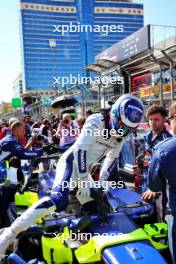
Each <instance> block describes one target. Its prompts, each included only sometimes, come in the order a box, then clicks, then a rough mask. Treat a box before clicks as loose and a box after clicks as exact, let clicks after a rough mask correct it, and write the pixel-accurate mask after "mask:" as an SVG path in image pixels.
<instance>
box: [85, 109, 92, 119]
mask: <svg viewBox="0 0 176 264" xmlns="http://www.w3.org/2000/svg"><path fill="white" fill-rule="evenodd" d="M92 114H93V112H92V110H90V109H87V110H86V112H85V116H86V118H88V117H89V116H90V115H92Z"/></svg>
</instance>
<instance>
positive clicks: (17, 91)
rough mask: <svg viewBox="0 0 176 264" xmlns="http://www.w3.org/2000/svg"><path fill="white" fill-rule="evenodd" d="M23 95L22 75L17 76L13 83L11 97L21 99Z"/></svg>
mask: <svg viewBox="0 0 176 264" xmlns="http://www.w3.org/2000/svg"><path fill="white" fill-rule="evenodd" d="M22 95H23V81H22V74H21V73H20V74H18V75H17V77H16V78H15V80H14V82H13V97H16V98H17V97H22Z"/></svg>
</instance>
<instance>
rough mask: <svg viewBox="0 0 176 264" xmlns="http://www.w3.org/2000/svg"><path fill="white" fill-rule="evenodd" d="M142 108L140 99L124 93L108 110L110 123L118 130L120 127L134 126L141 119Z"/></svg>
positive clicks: (130, 127)
mask: <svg viewBox="0 0 176 264" xmlns="http://www.w3.org/2000/svg"><path fill="white" fill-rule="evenodd" d="M143 114H144V108H143V104H142V101H141V100H140V99H139V98H137V97H135V96H132V95H129V94H125V95H122V96H121V97H119V98H118V99H117V101H116V102H115V103H114V105H113V106H112V109H111V112H110V124H111V127H112V128H113V129H115V130H116V131H118V129H120V128H122V129H123V128H128V129H129V131H130V130H131V129H134V128H136V127H137V126H138V125H139V123H140V122H141V120H142V117H143Z"/></svg>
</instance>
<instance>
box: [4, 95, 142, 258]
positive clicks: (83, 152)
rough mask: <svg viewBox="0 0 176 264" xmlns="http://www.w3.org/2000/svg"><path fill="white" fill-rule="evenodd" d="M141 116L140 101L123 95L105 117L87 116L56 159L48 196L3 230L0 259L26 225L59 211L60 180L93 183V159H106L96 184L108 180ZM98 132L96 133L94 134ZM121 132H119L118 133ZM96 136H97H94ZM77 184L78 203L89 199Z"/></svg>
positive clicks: (62, 202) (64, 196)
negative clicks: (126, 138) (74, 138)
mask: <svg viewBox="0 0 176 264" xmlns="http://www.w3.org/2000/svg"><path fill="white" fill-rule="evenodd" d="M142 117H143V105H142V102H141V101H140V100H139V99H138V98H137V97H134V96H131V95H123V96H121V97H120V98H119V99H118V100H117V101H116V102H115V104H114V105H113V106H112V109H111V111H110V113H109V114H108V116H106V115H105V114H102V113H98V114H93V115H91V116H90V117H89V118H88V119H87V121H86V123H85V125H84V127H83V129H82V131H81V134H80V136H79V137H78V139H77V141H76V142H75V143H74V145H73V146H72V147H71V148H70V149H69V150H67V151H66V152H65V153H64V154H63V155H62V157H61V158H60V160H59V162H58V164H57V169H56V179H55V182H54V185H53V188H52V192H51V195H50V197H44V198H42V199H40V200H39V201H38V202H37V203H36V204H34V205H33V206H32V207H31V208H29V209H28V210H27V211H26V212H24V213H23V214H22V215H21V216H20V217H19V218H17V220H15V222H14V223H13V224H12V225H11V227H8V228H6V229H5V230H4V232H3V233H2V234H1V236H0V258H2V257H3V256H4V253H5V251H6V249H7V248H8V246H9V245H10V244H11V243H12V242H13V240H14V239H15V237H16V236H17V235H18V234H19V233H20V232H22V231H24V230H26V229H27V228H28V227H29V226H31V225H32V224H34V223H35V222H36V220H37V219H38V218H39V217H44V216H45V215H47V214H49V213H50V212H53V211H54V210H56V209H57V210H62V209H64V208H65V207H66V205H67V202H68V194H69V188H62V187H63V186H62V183H63V182H64V181H68V182H69V181H70V180H71V179H72V180H74V181H76V182H77V183H79V182H84V183H85V182H89V181H93V180H92V178H91V176H90V174H89V172H90V168H91V165H93V164H94V163H95V162H96V161H97V160H99V159H101V158H102V157H103V156H106V158H105V161H104V163H103V166H102V169H101V172H100V179H99V180H100V182H103V181H104V180H107V179H108V176H109V173H110V170H111V168H112V166H113V164H114V161H115V160H116V158H117V156H118V154H119V152H120V149H121V146H122V144H123V141H124V139H125V137H126V136H127V135H128V134H129V132H130V131H131V130H132V129H134V128H136V127H137V126H138V125H139V123H140V122H141V119H142ZM105 129H107V130H109V132H111V131H112V129H113V131H115V132H116V133H112V134H113V135H111V133H109V134H110V135H109V136H108V138H107V139H104V137H103V131H104V130H105ZM98 131H99V132H100V133H97V132H98ZM122 132H123V133H122ZM97 134H98V135H97ZM79 186H81V184H80V185H79V184H78V191H77V197H82V199H80V201H81V203H84V202H87V201H89V199H90V187H89V186H88V185H87V186H84V185H82V187H79Z"/></svg>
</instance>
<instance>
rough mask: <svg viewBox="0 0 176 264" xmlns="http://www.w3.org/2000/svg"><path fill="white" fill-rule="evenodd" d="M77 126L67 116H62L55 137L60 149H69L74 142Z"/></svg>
mask: <svg viewBox="0 0 176 264" xmlns="http://www.w3.org/2000/svg"><path fill="white" fill-rule="evenodd" d="M76 128H77V125H76V124H75V122H74V121H73V120H72V119H71V116H70V115H69V114H64V115H63V119H62V120H61V121H60V123H59V126H58V129H57V132H56V133H57V136H58V138H59V139H60V147H66V148H67V147H69V146H71V145H72V144H73V143H74V142H75V140H76V131H75V129H76Z"/></svg>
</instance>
